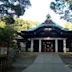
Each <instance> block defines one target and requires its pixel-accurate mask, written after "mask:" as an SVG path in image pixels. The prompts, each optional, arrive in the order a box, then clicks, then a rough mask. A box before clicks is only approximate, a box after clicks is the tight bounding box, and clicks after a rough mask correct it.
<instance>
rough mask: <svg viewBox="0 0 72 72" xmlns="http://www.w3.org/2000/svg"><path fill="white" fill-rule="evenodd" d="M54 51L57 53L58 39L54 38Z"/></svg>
mask: <svg viewBox="0 0 72 72" xmlns="http://www.w3.org/2000/svg"><path fill="white" fill-rule="evenodd" d="M55 52H56V53H57V52H58V40H57V39H55Z"/></svg>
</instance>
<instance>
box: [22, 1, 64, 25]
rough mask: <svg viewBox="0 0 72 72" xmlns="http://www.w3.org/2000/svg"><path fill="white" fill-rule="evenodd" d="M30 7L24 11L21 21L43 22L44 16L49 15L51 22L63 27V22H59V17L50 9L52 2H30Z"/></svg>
mask: <svg viewBox="0 0 72 72" xmlns="http://www.w3.org/2000/svg"><path fill="white" fill-rule="evenodd" d="M30 1H31V4H32V6H31V7H30V8H29V9H27V10H26V12H25V14H24V16H22V17H21V18H22V19H25V20H32V21H39V22H44V21H45V19H46V15H47V14H48V13H49V14H50V15H51V18H52V20H53V21H54V22H55V23H57V24H59V25H61V26H63V24H64V22H65V21H64V20H60V17H59V15H57V14H55V13H54V12H53V11H52V10H51V9H50V7H49V6H50V2H51V1H54V0H30Z"/></svg>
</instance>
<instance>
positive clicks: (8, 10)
mask: <svg viewBox="0 0 72 72" xmlns="http://www.w3.org/2000/svg"><path fill="white" fill-rule="evenodd" d="M29 6H31V3H30V1H29V0H0V16H14V15H16V16H17V17H19V16H21V15H23V14H24V12H25V10H26V8H28V7H29Z"/></svg>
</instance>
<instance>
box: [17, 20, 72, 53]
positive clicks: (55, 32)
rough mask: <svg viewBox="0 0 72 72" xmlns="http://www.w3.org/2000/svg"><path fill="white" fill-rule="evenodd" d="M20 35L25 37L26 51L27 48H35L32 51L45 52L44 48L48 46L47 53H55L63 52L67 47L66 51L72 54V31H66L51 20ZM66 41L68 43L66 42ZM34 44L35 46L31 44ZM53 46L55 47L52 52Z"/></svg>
mask: <svg viewBox="0 0 72 72" xmlns="http://www.w3.org/2000/svg"><path fill="white" fill-rule="evenodd" d="M18 35H20V36H21V37H23V39H24V41H25V42H26V51H27V48H29V47H30V48H32V47H33V48H32V50H31V51H35V52H36V51H37V52H38V51H41V52H44V50H45V48H44V47H45V46H46V50H45V51H51V50H52V51H53V52H55V51H56V50H57V51H58V52H63V51H64V46H65V47H66V48H65V49H66V51H69V52H72V31H69V30H67V29H64V28H63V27H61V26H59V25H57V24H55V23H54V22H53V21H51V20H48V21H46V22H44V23H42V24H40V25H39V26H38V27H36V28H34V29H30V30H28V31H21V33H18ZM56 40H57V41H56ZM64 40H65V42H66V43H65V42H64ZM32 42H33V45H32V44H31V43H32ZM56 42H57V43H56ZM43 43H45V44H43ZM64 43H65V44H64ZM40 44H41V45H40ZM51 44H52V45H53V46H52V49H51V50H50V47H51ZM40 47H41V48H40ZM47 47H48V48H47ZM57 47H58V49H57ZM43 48H44V49H43ZM48 49H49V50H48Z"/></svg>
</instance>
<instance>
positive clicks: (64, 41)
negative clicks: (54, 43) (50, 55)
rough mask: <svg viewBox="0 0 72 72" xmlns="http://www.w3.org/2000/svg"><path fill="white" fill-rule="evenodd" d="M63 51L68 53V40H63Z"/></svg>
mask: <svg viewBox="0 0 72 72" xmlns="http://www.w3.org/2000/svg"><path fill="white" fill-rule="evenodd" d="M63 51H64V53H66V39H64V40H63Z"/></svg>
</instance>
